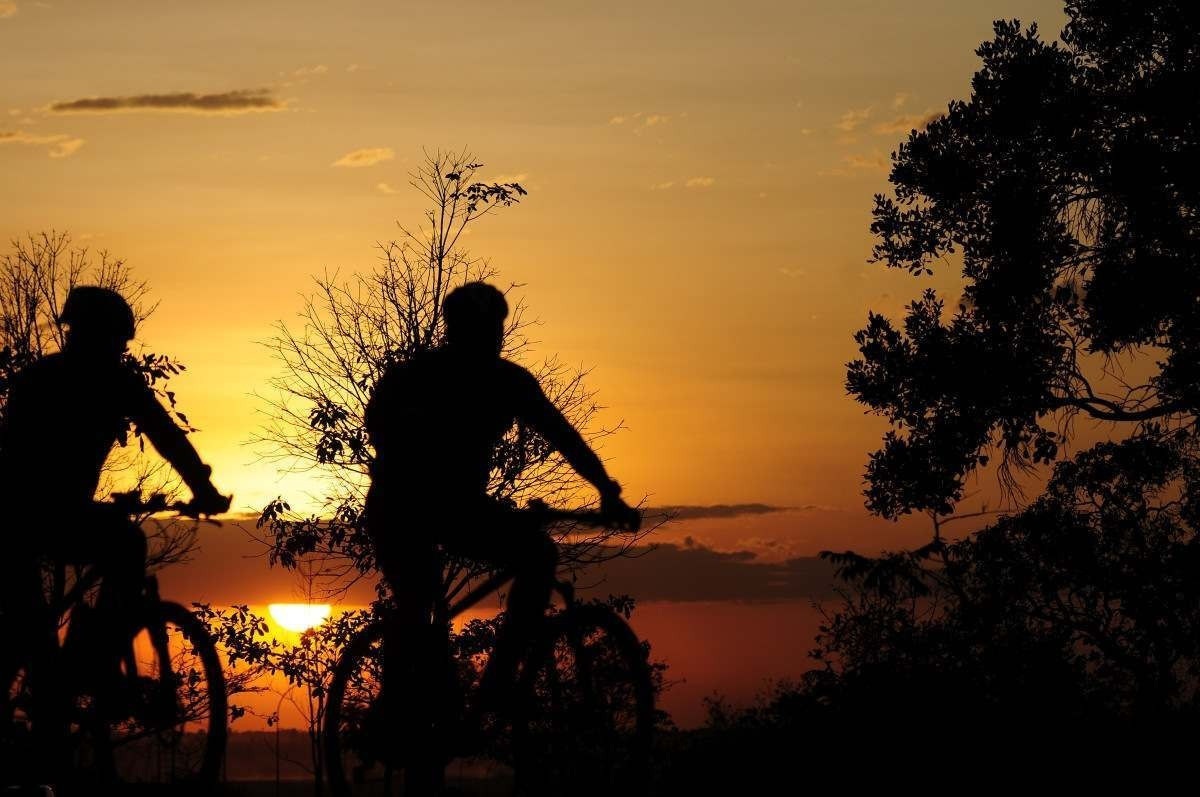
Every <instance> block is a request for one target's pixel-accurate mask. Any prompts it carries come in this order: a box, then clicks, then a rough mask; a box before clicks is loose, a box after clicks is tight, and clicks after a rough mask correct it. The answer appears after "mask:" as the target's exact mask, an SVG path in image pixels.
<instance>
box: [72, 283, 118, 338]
mask: <svg viewBox="0 0 1200 797" xmlns="http://www.w3.org/2000/svg"><path fill="white" fill-rule="evenodd" d="M58 321H59V323H60V324H70V325H71V327H72V328H73V329H75V330H78V331H81V332H83V331H86V332H87V333H89V334H96V335H103V336H105V337H112V338H120V339H121V340H132V339H133V335H134V331H135V328H136V326H137V320H136V318H135V317H134V314H133V308H132V307H130V306H129V302H127V301H125V297H123V296H122V295H121V294H119V293H117V292H116V291H114V290H110V289H109V288H101V287H100V286H99V285H78V286H76V287H74V288H72V289H71V292H70V293H69V294H67V300H66V301H65V302H63V308H62V312H61V313H59V315H58Z"/></svg>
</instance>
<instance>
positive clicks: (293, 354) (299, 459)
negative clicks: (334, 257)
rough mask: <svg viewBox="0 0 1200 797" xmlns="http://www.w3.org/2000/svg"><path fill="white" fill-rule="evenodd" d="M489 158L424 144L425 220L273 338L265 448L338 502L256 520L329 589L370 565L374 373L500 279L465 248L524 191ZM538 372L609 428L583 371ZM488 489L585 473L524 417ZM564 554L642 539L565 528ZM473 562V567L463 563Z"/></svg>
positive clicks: (515, 490)
mask: <svg viewBox="0 0 1200 797" xmlns="http://www.w3.org/2000/svg"><path fill="white" fill-rule="evenodd" d="M482 166H483V164H481V163H477V162H476V160H475V157H474V155H472V154H471V153H470V152H468V151H465V150H464V151H461V152H441V151H439V152H435V153H433V154H427V155H426V160H425V162H424V163H423V164H422V165H421V166H420V167H419V168H418V169H417V170H416V171H415V172H413V173H412V175H411V180H410V185H411V186H412V187H413V188H414V189H415V190H416V191H418V192H420V193H421V194H422V195H423V196H424V197H425V198H426V199H427V200H428V201H429V208H428V209H427V210H426V211H425V214H424V219H423V222H422V223H421V224H420V225H418V226H417V227H414V228H410V227H406V226H404V225H400V236H399V237H398V238H397V239H395V240H392V241H389V242H387V243H380V244H378V249H379V253H380V257H379V262H378V263H377V264H376V265H375V267H373V268H372V269H371V270H370V271H368V272H366V273H364V274H360V275H356V276H355V277H353V278H351V279H350V280H348V281H343V280H341V279H340V278H339V277H338V276H337V275H336V274H326V275H325V276H323V277H320V278H318V279H317V280H316V284H317V292H316V294H315V295H313V296H310V297H309V298H308V299H307V300H306V302H305V305H304V308H303V309H302V310H301V313H300V319H301V320H300V324H299V325H298V326H295V327H292V326H288V325H287V324H284V323H281V324H280V325H279V328H278V330H279V333H278V335H277V336H276V337H275V338H274V339H273V340H272V341H271V342H270V344H269V345H270V346H271V348H272V349H273V350H274V352H275V354H276V356H277V359H278V360H279V362H280V364H281V366H282V372H281V374H280V375H279V376H278V377H276V378H275V379H274V380H273V382H272V385H273V387H274V388H275V389H276V392H275V395H274V396H272V397H270V398H269V399H268V406H269V411H268V414H269V416H270V423H269V425H268V426H267V427H266V428H264V429H263V430H262V432H261V434H260V437H259V440H258V442H259V443H261V444H263V451H264V453H265V454H266V455H267V456H269V457H272V458H275V459H277V460H279V461H281V462H282V463H284V464H285V465H287V466H291V467H296V468H300V469H311V468H316V469H319V471H320V472H321V473H323V474H324V475H325V476H327V477H328V482H327V484H328V485H329V490H330V498H329V500H328V502H327V504H326V505H325V506H323V507H321V508H320V510H319V511H317V512H315V513H312V514H310V515H307V516H305V515H298V514H296V513H294V512H292V510H291V507H290V504H289V503H288V502H287V501H286V500H284V499H282V498H281V499H279V500H276V501H273V502H271V503H270V504H269V505H268V506H267V507H265V508H264V510H263V512H262V514H261V517H260V518H259V521H258V526H259V528H260V529H262V530H264V531H265V532H266V535H267V541H268V542H269V544H270V545H271V548H272V550H271V561H272V562H273V563H274V562H280V563H282V564H283V565H284V566H288V567H292V566H294V565H295V564H296V562H297V561H298V560H299V559H300V558H301V557H314V556H316V557H320V558H321V559H322V560H323V562H324V563H325V565H326V568H325V573H324V575H325V576H326V577H327V579H328V583H329V585H330V586H331V588H334V589H336V588H342V587H345V586H346V585H347V583H348V582H349V581H350V580H351V579H353V578H355V577H357V576H358V575H359V574H361V573H363V572H367V571H369V570H371V569H372V568H373V566H374V562H373V557H372V552H371V548H370V544H369V542H368V540H367V538H366V535H365V529H364V526H363V516H362V510H363V499H364V495H365V491H366V487H367V486H368V484H369V476H368V468H369V465H370V462H371V458H372V456H373V452H372V451H371V448H370V445H369V441H368V439H367V433H366V426H365V420H364V415H365V409H366V404H367V401H368V400H369V398H370V395H371V391H372V389H373V387H374V385H375V382H376V380H377V379H378V378H379V376H380V375H381V374H382V373H383V371H384V370H385V369H386V368H387V367H388V366H389V365H391V364H393V363H396V362H402V361H404V360H406V359H408V358H410V357H412V356H414V355H415V354H417V353H419V352H421V351H424V350H427V349H430V348H433V347H437V346H439V345H440V344H441V343H442V341H443V336H444V331H445V330H444V324H443V319H442V314H441V307H442V301H443V300H444V299H445V297H446V294H447V293H449V291H450V290H452V289H453V288H454V287H457V286H458V285H461V284H463V283H464V282H468V281H471V280H483V279H494V278H495V276H496V272H495V270H494V269H493V268H492V267H491V265H490V264H489V263H488V261H486V260H485V259H482V258H479V257H477V256H475V255H473V254H471V253H470V252H469V251H468V250H467V249H466V248H465V246H464V245H463V236H464V234H465V233H466V232H467V231H468V230H469V229H470V228H472V227H473V225H474V224H475V223H476V222H478V221H479V220H480V219H482V218H484V217H485V216H488V215H489V214H491V213H493V212H495V211H496V210H499V209H501V208H506V207H510V206H512V205H514V204H517V203H518V202H519V201H520V200H521V198H522V197H523V196H525V195H526V191H525V189H524V188H522V187H521V186H520V185H519V184H517V183H486V182H480V181H476V180H475V176H476V174H477V173H478V170H479V169H481V168H482ZM528 329H529V322H528V321H527V319H526V318H525V315H524V308H523V307H522V306H521V305H517V306H516V308H515V309H514V311H513V312H512V314H511V316H510V320H509V326H508V329H507V332H506V338H505V355H506V356H508V357H511V358H517V359H519V358H520V357H521V356H522V354H523V353H525V352H526V351H527V348H528V339H527V337H526V333H527V332H528ZM532 370H533V372H534V373H535V375H536V376H537V377H538V380H539V382H540V383H541V385H542V387H543V389H544V390H545V391H546V394H547V395H548V396H549V397H550V399H551V400H552V401H553V402H554V403H555V405H556V406H557V407H558V408H559V409H560V410H561V411H562V412H563V414H564V415H565V416H566V417H567V418H568V420H570V421H571V422H572V424H573V425H575V426H576V428H579V429H581V430H583V431H584V435H585V437H588V438H589V439H590V440H591V441H595V440H596V439H597V438H600V437H603V436H605V435H607V434H609V433H611V431H612V430H609V429H602V428H598V427H596V426H595V425H594V423H593V419H594V416H595V413H596V411H597V410H598V405H597V404H596V401H595V394H594V392H593V391H592V390H591V389H589V388H588V387H587V386H586V384H585V382H584V377H585V376H586V374H585V372H583V371H579V370H573V369H571V368H568V367H566V366H565V365H563V364H562V363H560V362H558V361H557V360H555V359H553V358H551V359H548V360H545V361H544V362H542V363H541V364H540V366H535V367H534V368H533V369H532ZM493 463H494V464H493V470H492V479H491V485H490V492H491V494H492V495H493V496H495V497H496V498H497V499H499V500H500V501H503V502H505V503H507V504H509V505H512V506H518V505H520V504H522V503H523V502H524V501H526V500H528V499H530V498H542V499H545V500H548V501H551V502H553V501H555V499H559V500H562V499H566V498H569V497H571V496H573V495H575V494H576V492H577V491H578V490H579V488H580V486H581V484H582V483H581V481H580V480H579V479H578V478H577V477H576V476H575V474H574V473H573V472H572V471H571V469H570V467H569V466H568V465H567V464H566V463H565V462H564V461H563V460H562V459H561V457H559V456H558V455H557V453H556V452H554V451H552V450H551V449H550V447H549V446H548V445H547V444H546V442H545V441H544V440H542V439H541V438H540V437H538V436H537V435H536V434H535V433H534V432H533V431H532V430H530V429H526V428H523V427H520V426H514V427H513V428H512V429H511V430H509V432H508V434H506V435H505V437H504V439H503V441H502V442H501V444H500V445H499V447H498V448H497V450H496V451H495V454H494V460H493ZM558 534H559V536H560V539H561V541H562V543H563V551H564V555H565V560H566V561H567V562H568V563H590V562H594V561H597V560H598V559H600V558H603V557H605V556H611V555H614V553H621V552H624V551H625V550H627V548H628V547H629V546H631V545H632V543H633V542H634V540H635V538H636V535H624V536H622V535H617V534H615V533H613V532H608V531H598V532H593V531H588V530H581V529H566V528H563V529H559V530H558ZM460 564H465V563H460ZM471 572H472V571H471V570H470V569H467V570H463V569H462V568H461V567H459V566H455V567H451V568H450V570H449V571H448V573H447V582H446V584H447V590H448V595H450V596H452V595H453V594H456V593H457V592H458V590H460V589H462V588H463V587H464V586H465V585H466V583H467V581H466V580H465V579H463V578H461V576H463V575H464V574H466V575H470V573H471Z"/></svg>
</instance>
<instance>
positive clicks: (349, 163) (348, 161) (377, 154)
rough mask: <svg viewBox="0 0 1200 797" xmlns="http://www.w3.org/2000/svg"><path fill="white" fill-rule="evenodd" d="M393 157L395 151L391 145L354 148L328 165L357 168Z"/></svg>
mask: <svg viewBox="0 0 1200 797" xmlns="http://www.w3.org/2000/svg"><path fill="white" fill-rule="evenodd" d="M395 157H396V152H395V151H394V150H393V149H392V148H391V147H367V148H365V149H356V150H354V151H353V152H347V153H346V154H345V155H343V156H342V157H340V158H338V159H337V160H335V161H334V162H333V163H331V164H330V165H331V166H345V167H347V168H351V169H358V168H362V167H363V166H374V165H375V164H377V163H383V162H384V161H390V160H393V159H394V158H395Z"/></svg>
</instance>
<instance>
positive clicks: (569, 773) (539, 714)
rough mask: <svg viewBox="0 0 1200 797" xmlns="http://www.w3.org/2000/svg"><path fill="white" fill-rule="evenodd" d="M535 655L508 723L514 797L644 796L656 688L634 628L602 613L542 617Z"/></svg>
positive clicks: (597, 609) (584, 607)
mask: <svg viewBox="0 0 1200 797" xmlns="http://www.w3.org/2000/svg"><path fill="white" fill-rule="evenodd" d="M536 650H537V651H538V653H537V654H536V655H537V657H538V658H537V662H538V663H537V664H536V665H534V666H531V667H528V668H526V669H525V671H524V672H523V674H522V679H521V680H522V685H521V687H520V688H521V692H520V694H521V696H522V702H523V707H522V708H521V709H520V711H519V713H518V716H517V718H515V720H514V722H513V765H514V769H515V775H516V785H517V790H518V793H520V794H571V795H580V794H584V795H586V794H597V795H600V794H623V795H630V794H642V793H645V792H646V791H648V789H649V778H650V746H651V743H652V737H653V728H654V717H655V712H654V687H653V680H652V678H651V671H650V665H649V661H648V656H647V650H646V648H645V647H644V646H643V645H642V643H641V641H640V640H638V638H637V635H636V634H634V632H633V629H631V628H630V627H629V624H628V623H626V622H625V620H624V619H622V618H621V617H620V616H619V615H618V614H617V613H616V612H615V611H613V610H612V609H611V608H610V607H608V606H606V605H603V604H597V603H592V604H576V605H574V606H572V607H570V608H568V609H566V610H564V611H562V612H559V613H558V614H556V615H553V616H551V617H549V618H547V624H546V628H545V631H544V634H543V638H542V641H541V644H540V645H539V647H538V648H536ZM608 712H611V713H612V716H610V717H608V718H607V719H605V717H604V716H602V715H603V714H606V713H608Z"/></svg>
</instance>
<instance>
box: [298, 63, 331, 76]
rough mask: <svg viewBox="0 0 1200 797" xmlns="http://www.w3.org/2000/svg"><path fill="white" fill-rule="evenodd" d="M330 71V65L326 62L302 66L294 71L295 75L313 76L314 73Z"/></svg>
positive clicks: (319, 73)
mask: <svg viewBox="0 0 1200 797" xmlns="http://www.w3.org/2000/svg"><path fill="white" fill-rule="evenodd" d="M328 71H329V67H327V66H325V64H316V65H314V66H302V67H300V68H299V69H297V70H295V71H294V72H292V75H293V76H295V77H312V76H313V75H324V74H325V73H326V72H328Z"/></svg>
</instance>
